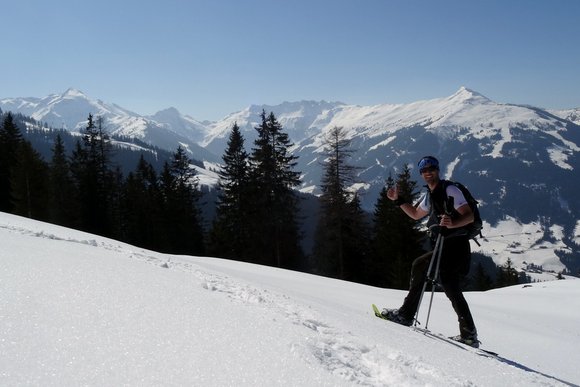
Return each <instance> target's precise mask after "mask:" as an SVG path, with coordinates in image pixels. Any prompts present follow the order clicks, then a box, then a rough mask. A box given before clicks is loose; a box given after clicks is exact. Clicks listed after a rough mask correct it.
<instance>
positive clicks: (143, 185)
mask: <svg viewBox="0 0 580 387" xmlns="http://www.w3.org/2000/svg"><path fill="white" fill-rule="evenodd" d="M121 203H122V206H121V212H122V217H121V220H122V223H121V224H122V233H121V235H122V236H123V239H124V240H126V241H127V242H129V243H131V244H135V245H137V246H141V247H145V248H149V249H157V248H159V247H161V245H160V240H159V234H160V233H159V220H160V218H161V214H160V208H161V193H160V190H159V183H158V179H157V173H156V172H155V169H154V168H153V166H152V165H151V164H150V163H148V162H147V161H146V160H145V158H144V157H143V155H141V157H140V158H139V162H138V164H137V168H136V170H135V171H134V172H131V173H129V175H128V176H127V179H126V180H125V184H124V186H123V193H122V199H121Z"/></svg>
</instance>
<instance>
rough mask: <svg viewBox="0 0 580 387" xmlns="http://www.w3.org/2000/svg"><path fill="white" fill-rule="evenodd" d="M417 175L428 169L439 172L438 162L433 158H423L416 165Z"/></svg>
mask: <svg viewBox="0 0 580 387" xmlns="http://www.w3.org/2000/svg"><path fill="white" fill-rule="evenodd" d="M417 166H418V167H419V173H423V172H425V171H426V170H428V169H435V170H439V160H437V159H436V158H435V157H433V156H425V157H423V158H422V159H421V160H419V162H418V163H417Z"/></svg>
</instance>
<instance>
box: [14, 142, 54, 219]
mask: <svg viewBox="0 0 580 387" xmlns="http://www.w3.org/2000/svg"><path fill="white" fill-rule="evenodd" d="M10 186H11V188H12V197H13V211H14V213H15V214H17V215H22V216H26V217H28V218H32V219H38V220H45V221H46V220H48V166H47V164H46V163H45V162H44V160H43V159H42V156H40V154H39V153H38V152H37V151H35V150H34V149H33V148H32V144H30V142H28V141H21V142H20V145H19V147H18V150H17V159H16V165H15V167H14V168H13V169H12V176H11V182H10Z"/></svg>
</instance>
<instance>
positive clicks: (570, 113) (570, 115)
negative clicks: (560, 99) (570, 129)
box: [549, 107, 580, 125]
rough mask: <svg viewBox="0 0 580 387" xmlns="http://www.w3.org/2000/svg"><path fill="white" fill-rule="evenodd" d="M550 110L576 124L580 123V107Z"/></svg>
mask: <svg viewBox="0 0 580 387" xmlns="http://www.w3.org/2000/svg"><path fill="white" fill-rule="evenodd" d="M549 112H550V113H552V114H554V115H556V116H558V117H560V118H564V119H565V120H568V121H572V122H573V123H575V124H576V125H580V107H579V108H576V109H568V110H549Z"/></svg>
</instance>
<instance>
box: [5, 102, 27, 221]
mask: <svg viewBox="0 0 580 387" xmlns="http://www.w3.org/2000/svg"><path fill="white" fill-rule="evenodd" d="M21 143H22V134H21V133H20V129H19V128H18V126H17V125H16V124H15V122H14V117H13V116H12V113H10V112H8V113H6V115H5V116H4V121H3V122H2V126H1V127H0V211H5V212H12V211H13V208H14V205H13V198H12V185H11V176H12V174H13V170H14V168H16V165H17V152H18V149H20V144H21Z"/></svg>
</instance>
